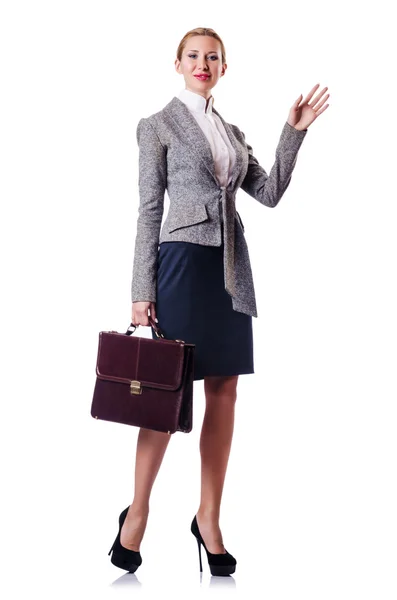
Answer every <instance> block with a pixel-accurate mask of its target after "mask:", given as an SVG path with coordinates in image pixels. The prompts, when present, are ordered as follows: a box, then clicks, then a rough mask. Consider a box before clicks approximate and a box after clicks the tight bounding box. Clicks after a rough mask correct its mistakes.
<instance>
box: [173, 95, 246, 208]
mask: <svg viewBox="0 0 397 600" xmlns="http://www.w3.org/2000/svg"><path fill="white" fill-rule="evenodd" d="M178 98H179V99H180V100H182V102H183V103H184V104H186V106H187V107H188V109H189V110H190V113H191V114H192V115H193V117H194V118H195V119H196V121H197V123H198V124H199V126H200V127H201V129H202V131H203V133H204V134H205V136H206V138H207V140H208V142H209V144H210V146H211V151H212V156H213V158H214V163H215V175H216V178H217V180H218V183H219V185H220V186H225V187H227V186H228V184H229V183H230V180H231V174H232V172H233V168H234V165H235V162H236V153H235V150H234V148H233V146H232V144H231V142H230V139H229V136H228V135H227V133H226V131H225V128H224V126H223V123H222V121H221V120H220V118H219V117H218V115H216V114H215V113H214V112H213V111H212V105H213V103H214V97H213V96H211V97H210V99H209V101H208V106H207V110H206V108H205V105H206V103H207V101H206V99H205V98H204V97H203V96H201V95H200V94H196V93H195V92H191V91H190V90H187V89H183V90H181V91H180V93H179V96H178ZM221 215H222V211H221Z"/></svg>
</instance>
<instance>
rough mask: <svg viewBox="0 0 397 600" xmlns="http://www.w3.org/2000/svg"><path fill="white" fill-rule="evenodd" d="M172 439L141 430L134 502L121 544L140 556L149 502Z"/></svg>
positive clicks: (138, 443)
mask: <svg viewBox="0 0 397 600" xmlns="http://www.w3.org/2000/svg"><path fill="white" fill-rule="evenodd" d="M170 438H171V435H169V434H168V433H162V432H161V431H153V430H151V429H144V428H143V427H141V429H140V430H139V435H138V441H137V449H136V459H135V490H134V500H133V502H132V504H131V506H130V508H129V510H128V513H127V516H126V519H125V521H124V524H123V527H122V528H121V534H120V543H121V545H122V546H124V547H125V548H128V549H129V550H135V551H136V552H139V547H140V543H141V541H142V538H143V534H144V533H145V529H146V523H147V519H148V515H149V499H150V493H151V491H152V487H153V483H154V481H155V479H156V476H157V473H158V471H159V469H160V465H161V463H162V460H163V457H164V454H165V451H166V449H167V446H168V443H169V441H170Z"/></svg>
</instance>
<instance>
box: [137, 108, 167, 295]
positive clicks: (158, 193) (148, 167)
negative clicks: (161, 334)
mask: <svg viewBox="0 0 397 600" xmlns="http://www.w3.org/2000/svg"><path fill="white" fill-rule="evenodd" d="M136 137H137V142H138V146H139V179H138V186H139V198H140V200H139V214H138V221H137V232H136V238H135V251H134V263H133V273H132V282H131V299H132V302H144V301H146V302H156V283H157V282H156V279H157V256H158V243H159V236H160V228H161V221H162V217H163V212H164V193H165V190H166V187H167V156H166V148H165V146H163V145H162V143H161V142H160V139H159V137H158V135H157V133H156V131H155V129H154V128H153V126H152V124H151V123H150V121H149V120H148V118H142V119H141V120H140V121H139V123H138V126H137V130H136Z"/></svg>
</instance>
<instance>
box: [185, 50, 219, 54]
mask: <svg viewBox="0 0 397 600" xmlns="http://www.w3.org/2000/svg"><path fill="white" fill-rule="evenodd" d="M188 52H200V50H188ZM207 54H218V50H210V51H209V52H207Z"/></svg>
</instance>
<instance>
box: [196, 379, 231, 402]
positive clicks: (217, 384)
mask: <svg viewBox="0 0 397 600" xmlns="http://www.w3.org/2000/svg"><path fill="white" fill-rule="evenodd" d="M237 381H238V375H233V376H230V377H223V376H222V377H205V378H204V390H205V395H206V397H207V398H209V397H216V398H217V399H218V401H220V399H221V398H222V399H223V400H224V401H225V402H232V403H234V402H236V399H237Z"/></svg>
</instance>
